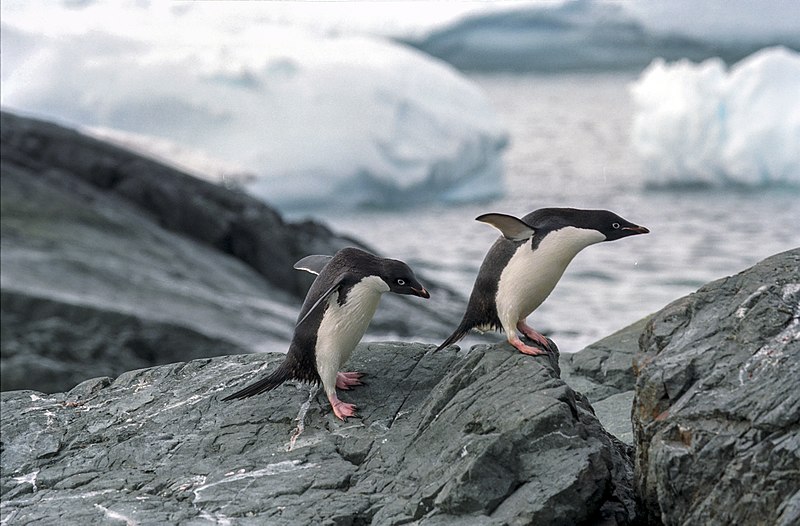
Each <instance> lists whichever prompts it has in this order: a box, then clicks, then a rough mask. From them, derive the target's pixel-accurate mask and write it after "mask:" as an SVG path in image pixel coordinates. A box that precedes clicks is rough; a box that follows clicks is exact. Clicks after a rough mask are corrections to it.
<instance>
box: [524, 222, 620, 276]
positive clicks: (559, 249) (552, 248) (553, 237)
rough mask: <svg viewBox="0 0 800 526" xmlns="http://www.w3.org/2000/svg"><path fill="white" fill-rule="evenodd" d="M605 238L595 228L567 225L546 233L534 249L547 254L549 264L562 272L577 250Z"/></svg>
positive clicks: (576, 253)
mask: <svg viewBox="0 0 800 526" xmlns="http://www.w3.org/2000/svg"><path fill="white" fill-rule="evenodd" d="M605 239H606V236H605V235H603V234H601V233H600V232H598V231H597V230H591V229H587V228H576V227H574V226H567V227H564V228H559V229H558V230H554V231H552V232H550V233H548V234H547V235H546V236H544V238H543V239H542V240H541V241H540V242H539V244H538V246H537V247H536V249H535V250H536V251H541V252H542V255H545V254H547V259H548V260H549V261H550V262H551V264H552V265H553V266H554V267H556V268H560V269H561V271H562V272H563V271H564V269H566V268H567V265H569V263H570V261H572V259H573V258H574V257H575V256H576V255H578V252H580V251H581V250H583V249H584V248H586V247H588V246H589V245H594V244H595V243H600V242H601V241H605Z"/></svg>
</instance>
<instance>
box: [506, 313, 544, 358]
mask: <svg viewBox="0 0 800 526" xmlns="http://www.w3.org/2000/svg"><path fill="white" fill-rule="evenodd" d="M517 330H519V332H521V333H522V334H524V335H525V337H526V338H529V339H530V340H532V341H533V342H535V343H538V344H539V345H541V346H542V347H543V348H544V349H546V350H548V351H552V350H553V348H552V347H551V346H550V341H549V340H548V339H547V336H545V335H544V334H542V333H540V332H539V331H537V330H534V329H533V328H532V327H530V326H529V325H528V324H527V323H525V321H524V320H523V321H520V322H519V323H517ZM510 341H511V340H509V342H510ZM520 343H521V342H520ZM511 345H514V343H513V342H512V343H511ZM514 347H517V346H516V345H514ZM517 348H518V349H519V347H517ZM537 354H541V353H537Z"/></svg>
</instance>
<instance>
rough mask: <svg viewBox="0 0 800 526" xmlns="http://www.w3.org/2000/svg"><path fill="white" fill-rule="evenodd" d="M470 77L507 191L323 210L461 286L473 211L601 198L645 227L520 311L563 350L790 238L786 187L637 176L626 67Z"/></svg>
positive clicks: (582, 262) (344, 226) (793, 235)
mask: <svg viewBox="0 0 800 526" xmlns="http://www.w3.org/2000/svg"><path fill="white" fill-rule="evenodd" d="M473 79H474V80H475V81H476V82H477V83H478V84H479V85H480V86H482V87H483V89H484V90H485V91H486V93H487V94H488V95H489V97H490V99H491V100H492V102H493V103H494V105H495V108H496V109H497V111H498V112H499V113H500V114H501V115H502V117H503V118H504V120H505V123H506V126H507V129H508V130H509V133H510V138H511V144H510V146H509V148H508V150H507V152H506V155H505V165H506V178H505V188H506V194H505V197H503V198H501V199H498V200H495V201H492V202H487V203H483V204H475V205H464V206H429V207H425V208H416V209H413V210H397V211H375V210H363V211H357V212H347V213H346V214H334V213H328V214H327V215H325V216H322V217H321V219H324V220H325V221H327V222H328V223H329V224H331V225H332V226H333V227H334V228H336V229H338V230H340V231H343V232H346V233H348V234H350V235H353V236H355V237H357V238H360V239H362V240H364V241H366V242H367V243H369V244H371V245H372V246H373V247H375V248H376V249H378V250H380V251H381V252H382V253H384V254H386V255H388V256H391V257H396V258H399V259H403V260H405V261H407V262H409V263H410V264H411V265H412V267H413V268H415V269H420V270H424V273H425V274H426V275H428V276H432V277H434V278H436V279H438V280H441V281H443V282H445V283H447V284H449V285H450V286H451V287H453V288H456V289H458V290H462V291H463V292H464V295H465V296H466V295H468V294H469V291H470V290H471V288H472V283H473V281H474V279H475V274H476V273H477V270H478V267H479V266H480V263H481V261H482V259H483V256H484V255H485V253H486V251H487V250H488V248H489V246H490V245H491V243H492V242H493V241H494V239H495V238H496V231H495V230H494V229H493V228H491V227H489V226H488V225H485V224H483V223H478V222H476V221H474V218H475V217H476V216H478V215H480V214H482V213H486V212H504V213H509V214H513V215H517V216H522V215H524V214H526V213H528V212H530V211H532V210H535V209H537V208H541V207H544V206H572V207H579V208H605V209H608V210H612V211H614V212H617V213H618V214H620V215H622V216H623V217H625V218H626V219H629V220H630V221H633V222H635V223H638V224H642V225H645V226H647V227H648V228H650V230H651V233H650V234H649V235H644V236H636V237H633V238H629V239H623V240H619V241H616V242H611V243H602V244H600V245H595V246H592V247H589V248H587V249H586V250H585V251H583V252H581V253H580V254H579V255H578V256H577V257H576V258H575V260H574V261H573V263H572V264H571V265H570V267H569V268H568V269H567V272H566V273H565V275H564V277H563V278H562V280H561V281H560V282H559V284H558V286H557V287H556V289H555V290H554V291H553V293H552V295H551V296H550V298H549V299H548V300H547V301H546V302H545V303H544V304H543V305H542V306H541V307H540V308H539V309H538V310H537V311H536V312H534V313H533V314H532V315H531V317H530V318H529V323H530V324H531V325H532V326H533V327H535V328H537V329H539V330H541V331H543V332H545V333H547V334H548V335H549V336H550V337H551V338H553V339H554V340H555V341H556V343H557V344H558V345H559V347H560V348H561V349H562V351H564V352H575V351H578V350H580V349H582V348H583V347H584V346H586V345H587V344H589V343H592V342H593V341H596V340H597V339H599V338H602V337H604V336H606V335H608V334H610V333H612V332H614V331H615V330H617V329H619V328H622V327H624V326H625V325H627V324H629V323H632V322H634V321H636V320H638V319H640V318H641V317H643V316H645V315H647V314H649V313H651V312H654V311H656V310H658V309H660V308H661V307H663V306H664V305H666V304H667V303H669V302H670V301H672V300H674V299H676V298H678V297H680V296H683V295H685V294H687V293H689V292H692V291H694V290H696V289H697V288H698V287H699V286H700V285H703V284H704V283H706V282H708V281H711V280H713V279H716V278H720V277H724V276H727V275H730V274H735V273H737V272H739V271H740V270H743V269H745V268H746V267H748V266H750V265H752V264H754V263H756V262H758V261H760V260H761V259H763V258H764V257H767V256H769V255H772V254H775V253H777V252H781V251H784V250H788V249H790V248H794V247H796V246H798V245H800V234H798V232H797V225H798V224H800V196H798V195H797V194H796V193H788V192H786V191H785V190H779V189H763V190H749V191H743V190H741V189H715V190H681V189H675V190H663V189H662V190H652V189H647V188H646V184H645V183H646V182H647V177H646V174H643V173H641V171H640V169H639V167H638V165H637V162H636V158H635V156H634V154H633V152H632V151H631V148H630V146H629V126H630V122H631V120H632V117H633V108H632V105H631V102H630V99H629V96H628V92H627V84H628V83H629V82H630V81H632V80H633V77H630V76H621V75H617V74H614V75H611V74H601V75H592V74H575V75H559V76H475V77H473ZM431 301H433V302H435V301H436V298H435V297H434V298H432V299H431ZM457 321H458V320H453V324H454V326H455V324H456V322H457ZM445 336H447V335H446V334H442V339H444V337H445ZM496 338H497V339H501V338H502V336H501V335H499V334H498V335H497V336H496ZM465 343H467V344H469V343H470V341H469V340H467V341H466V342H465Z"/></svg>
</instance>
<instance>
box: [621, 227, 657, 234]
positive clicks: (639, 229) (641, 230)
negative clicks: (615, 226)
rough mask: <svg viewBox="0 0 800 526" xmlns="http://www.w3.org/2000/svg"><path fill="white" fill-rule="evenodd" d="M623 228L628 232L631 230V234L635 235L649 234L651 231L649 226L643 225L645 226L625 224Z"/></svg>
mask: <svg viewBox="0 0 800 526" xmlns="http://www.w3.org/2000/svg"><path fill="white" fill-rule="evenodd" d="M622 230H627V231H628V232H631V235H633V234H649V233H650V231H649V230H648V229H647V228H645V227H643V226H624V227H622Z"/></svg>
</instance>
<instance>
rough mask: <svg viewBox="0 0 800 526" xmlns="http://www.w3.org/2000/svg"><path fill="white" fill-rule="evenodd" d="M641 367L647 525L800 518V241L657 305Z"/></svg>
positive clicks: (638, 434)
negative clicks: (794, 246) (795, 246)
mask: <svg viewBox="0 0 800 526" xmlns="http://www.w3.org/2000/svg"><path fill="white" fill-rule="evenodd" d="M635 368H636V370H637V371H638V377H637V380H636V398H635V400H634V407H633V426H634V433H635V438H636V446H637V450H636V451H637V452H636V486H637V492H638V496H639V498H640V499H641V503H642V505H643V506H644V508H645V509H646V514H645V515H644V518H645V519H646V520H647V521H648V523H650V524H659V523H663V524H667V525H671V524H780V525H787V526H788V525H790V524H798V522H800V491H799V490H798V488H800V249H796V250H792V251H789V252H784V253H782V254H778V255H775V256H773V257H771V258H768V259H766V260H764V261H763V262H761V263H759V264H757V265H755V266H754V267H751V268H750V269H748V270H746V271H744V272H741V273H740V274H737V275H735V276H731V277H728V278H725V279H721V280H718V281H715V282H712V283H709V284H708V285H706V286H704V287H702V288H701V289H699V290H698V291H697V292H696V293H694V294H691V295H689V296H687V297H684V298H681V299H679V300H677V301H675V302H673V303H671V304H670V305H668V306H667V307H665V308H664V309H663V310H661V311H660V312H658V313H657V314H656V315H655V316H654V317H653V318H652V320H651V321H650V322H649V323H648V324H647V326H646V328H645V331H644V334H643V336H642V340H641V350H640V352H639V353H638V354H637V355H636V358H635Z"/></svg>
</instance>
